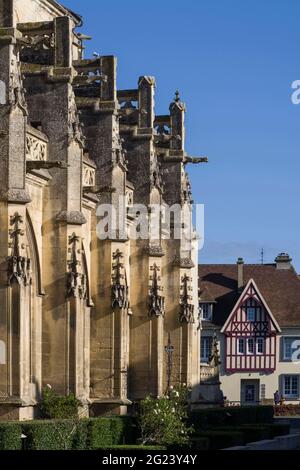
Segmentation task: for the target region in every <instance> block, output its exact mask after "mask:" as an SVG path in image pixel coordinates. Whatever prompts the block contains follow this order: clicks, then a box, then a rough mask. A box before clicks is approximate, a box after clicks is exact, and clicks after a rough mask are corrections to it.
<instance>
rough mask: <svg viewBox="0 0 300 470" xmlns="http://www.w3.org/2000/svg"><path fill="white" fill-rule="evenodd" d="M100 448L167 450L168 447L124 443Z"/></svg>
mask: <svg viewBox="0 0 300 470" xmlns="http://www.w3.org/2000/svg"><path fill="white" fill-rule="evenodd" d="M98 450H140V451H147V450H167V448H166V447H161V446H143V445H137V444H135V445H122V446H109V447H105V446H104V447H100V448H99V449H98Z"/></svg>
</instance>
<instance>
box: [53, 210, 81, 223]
mask: <svg viewBox="0 0 300 470" xmlns="http://www.w3.org/2000/svg"><path fill="white" fill-rule="evenodd" d="M56 222H59V223H67V224H70V225H84V224H86V218H85V216H84V215H83V213H82V212H80V211H61V212H59V213H58V214H57V216H56Z"/></svg>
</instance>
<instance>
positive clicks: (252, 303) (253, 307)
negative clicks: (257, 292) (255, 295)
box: [244, 299, 261, 322]
mask: <svg viewBox="0 0 300 470" xmlns="http://www.w3.org/2000/svg"><path fill="white" fill-rule="evenodd" d="M244 308H245V310H246V318H247V321H249V322H254V321H257V320H258V319H259V318H260V313H261V307H260V305H259V303H258V302H257V301H256V300H255V299H248V300H247V302H246V305H245V307H244Z"/></svg>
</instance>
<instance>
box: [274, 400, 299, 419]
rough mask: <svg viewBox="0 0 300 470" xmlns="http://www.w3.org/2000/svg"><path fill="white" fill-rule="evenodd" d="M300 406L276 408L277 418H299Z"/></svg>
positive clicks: (285, 405)
mask: <svg viewBox="0 0 300 470" xmlns="http://www.w3.org/2000/svg"><path fill="white" fill-rule="evenodd" d="M299 415H300V405H291V404H290V405H289V404H284V403H283V404H282V405H279V406H275V416H299Z"/></svg>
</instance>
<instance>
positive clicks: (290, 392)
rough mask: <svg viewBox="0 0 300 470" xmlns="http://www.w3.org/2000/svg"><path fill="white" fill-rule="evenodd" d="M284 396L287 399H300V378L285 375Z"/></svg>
mask: <svg viewBox="0 0 300 470" xmlns="http://www.w3.org/2000/svg"><path fill="white" fill-rule="evenodd" d="M283 396H284V397H285V398H298V397H299V376H298V375H284V376H283Z"/></svg>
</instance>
